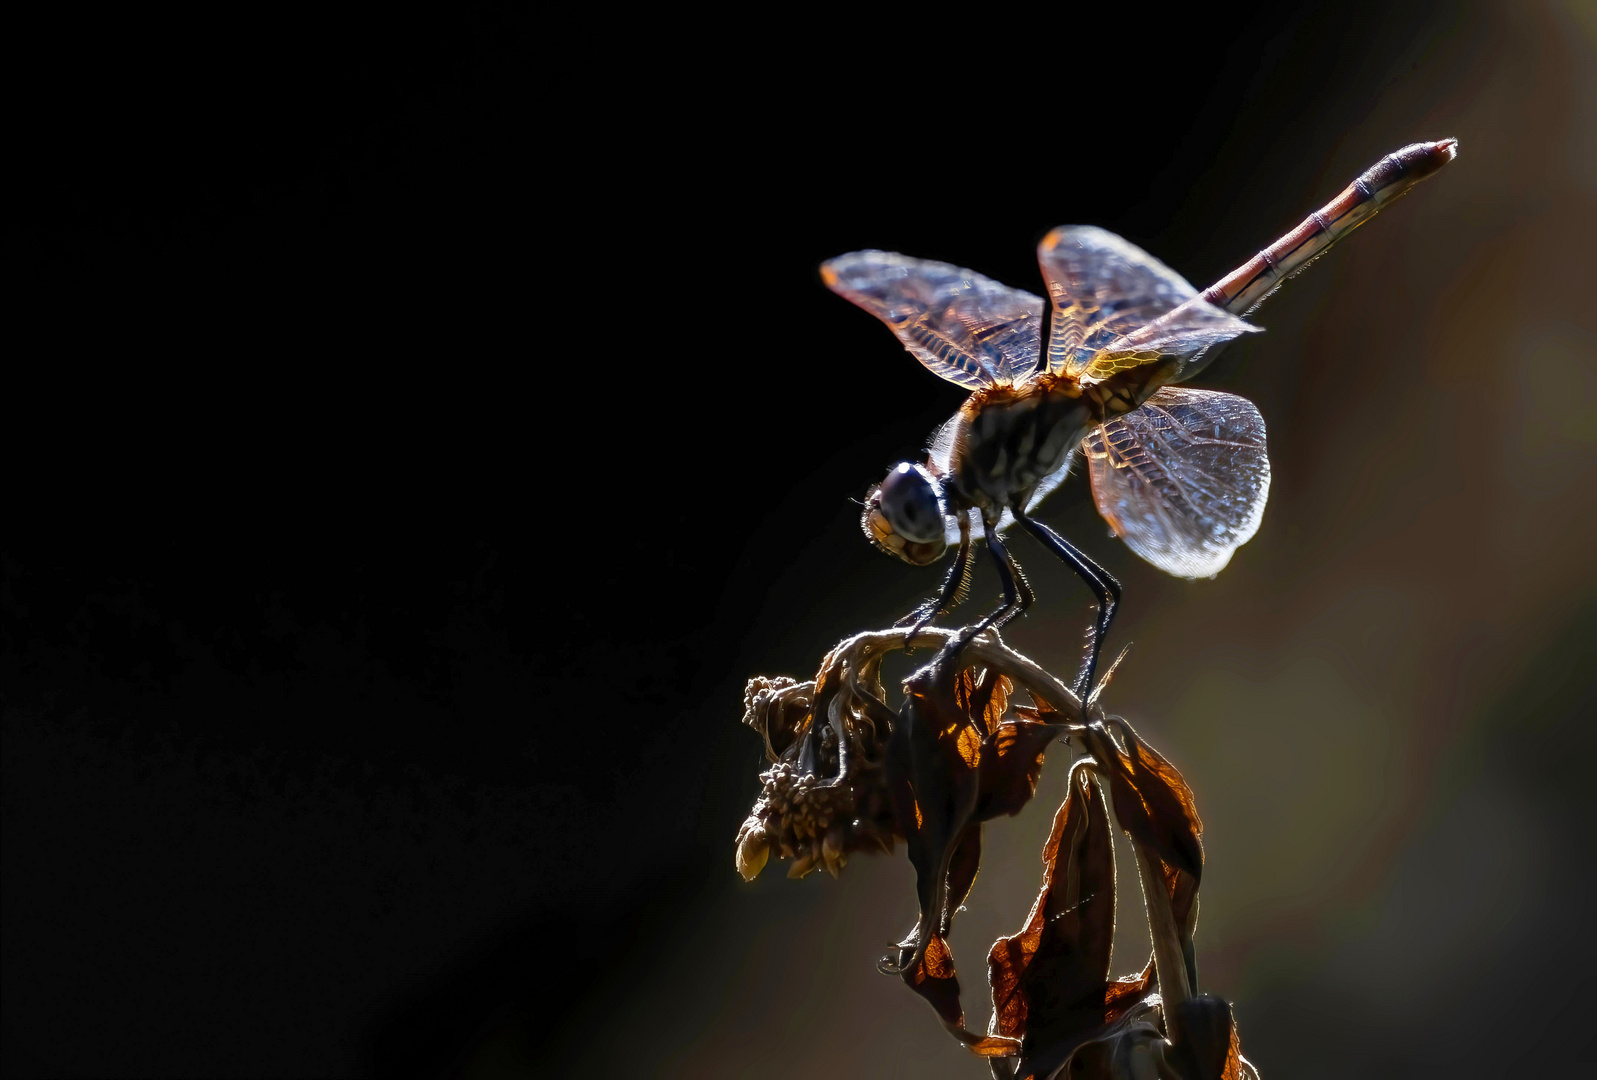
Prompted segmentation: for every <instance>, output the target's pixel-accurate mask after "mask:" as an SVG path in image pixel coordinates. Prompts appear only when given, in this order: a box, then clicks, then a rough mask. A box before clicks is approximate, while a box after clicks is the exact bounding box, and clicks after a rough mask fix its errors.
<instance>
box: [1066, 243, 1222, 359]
mask: <svg viewBox="0 0 1597 1080" xmlns="http://www.w3.org/2000/svg"><path fill="white" fill-rule="evenodd" d="M1037 264H1038V266H1040V267H1041V268H1042V276H1043V280H1044V281H1046V282H1047V283H1048V296H1049V299H1050V301H1051V302H1052V306H1053V314H1052V318H1053V326H1052V330H1051V332H1050V334H1049V338H1048V370H1049V371H1052V372H1056V373H1061V374H1065V375H1076V376H1079V375H1081V374H1083V373H1084V372H1085V371H1086V368H1087V365H1088V364H1089V363H1090V361H1091V360H1092V358H1093V356H1095V355H1096V354H1097V353H1098V352H1099V351H1100V350H1102V349H1104V348H1106V347H1108V346H1109V345H1110V344H1111V343H1112V342H1114V341H1117V340H1118V339H1120V338H1121V337H1124V336H1125V335H1126V334H1129V333H1131V332H1132V331H1133V330H1136V329H1138V328H1139V327H1142V326H1146V325H1147V324H1148V323H1151V322H1153V321H1154V320H1155V319H1157V318H1159V316H1161V315H1163V314H1165V313H1166V312H1167V311H1169V310H1171V309H1172V308H1174V307H1176V306H1178V305H1180V304H1182V303H1184V302H1186V301H1187V300H1190V299H1191V298H1192V297H1194V296H1196V295H1197V293H1198V290H1197V289H1194V288H1193V287H1192V286H1191V285H1190V284H1188V282H1187V280H1186V279H1185V278H1183V277H1182V276H1181V275H1180V274H1178V273H1176V272H1175V271H1174V270H1172V269H1170V268H1169V267H1168V266H1166V265H1165V264H1164V263H1162V262H1160V261H1159V260H1158V259H1155V258H1154V257H1153V256H1152V255H1149V254H1148V253H1147V252H1146V251H1143V250H1142V249H1141V248H1139V247H1137V246H1136V245H1135V244H1131V243H1128V242H1127V241H1125V240H1122V239H1121V238H1120V237H1118V236H1116V235H1115V234H1114V233H1112V232H1108V231H1107V230H1104V229H1100V228H1097V227H1096V226H1092V225H1061V226H1060V227H1059V228H1057V229H1055V230H1053V231H1052V232H1050V233H1049V234H1048V235H1047V236H1045V237H1043V239H1042V243H1040V244H1038V245H1037Z"/></svg>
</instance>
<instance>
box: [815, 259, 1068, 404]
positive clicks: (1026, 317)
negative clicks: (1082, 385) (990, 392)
mask: <svg viewBox="0 0 1597 1080" xmlns="http://www.w3.org/2000/svg"><path fill="white" fill-rule="evenodd" d="M821 280H823V281H824V282H826V287H827V288H829V289H831V290H832V291H833V292H835V293H837V294H838V295H839V296H842V297H843V298H845V299H847V300H850V301H852V302H854V303H855V304H858V305H859V306H860V307H862V308H864V309H865V310H866V311H869V312H870V313H871V314H872V315H875V316H876V317H877V318H878V319H881V320H882V321H883V322H884V323H886V324H887V325H888V326H889V327H890V328H891V329H892V331H893V333H895V334H897V335H898V339H899V340H900V341H902V342H903V343H904V347H905V348H907V349H908V350H909V351H910V352H911V353H913V354H914V356H915V359H917V360H919V361H920V362H921V363H923V364H925V365H926V366H927V367H928V368H930V369H931V370H932V371H934V372H935V373H937V374H938V375H941V376H942V377H943V378H945V379H947V380H948V381H949V382H953V383H958V384H959V385H960V386H968V387H971V388H972V389H974V388H976V387H979V386H990V385H993V384H995V383H1005V382H1014V381H1017V380H1019V379H1021V378H1023V377H1024V376H1025V375H1027V374H1028V373H1030V372H1031V371H1032V370H1033V369H1034V368H1035V367H1036V366H1037V354H1038V352H1039V351H1040V350H1041V348H1042V312H1043V300H1042V298H1041V297H1039V296H1033V295H1032V294H1031V293H1029V292H1026V291H1024V290H1022V289H1011V288H1010V287H1009V286H1007V285H1003V284H1000V283H999V282H996V281H993V280H992V279H991V278H987V277H983V276H982V275H981V274H978V273H975V272H973V271H970V270H965V269H962V268H960V267H958V266H952V265H950V264H948V263H941V262H932V261H930V260H927V259H911V258H909V257H908V256H905V255H898V254H895V253H893V252H891V251H855V252H851V253H850V254H847V255H840V256H838V257H837V258H835V259H833V260H831V261H830V262H828V263H826V264H824V265H823V266H822V267H821Z"/></svg>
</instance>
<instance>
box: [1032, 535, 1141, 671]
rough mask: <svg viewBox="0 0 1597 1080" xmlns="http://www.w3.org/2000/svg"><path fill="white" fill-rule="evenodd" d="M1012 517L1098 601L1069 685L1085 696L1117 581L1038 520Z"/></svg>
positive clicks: (1111, 610) (1115, 597) (1117, 601)
mask: <svg viewBox="0 0 1597 1080" xmlns="http://www.w3.org/2000/svg"><path fill="white" fill-rule="evenodd" d="M1015 520H1016V521H1018V522H1020V524H1021V525H1023V526H1025V528H1026V531H1027V532H1029V533H1031V534H1032V535H1033V536H1035V537H1036V538H1037V539H1038V540H1039V541H1041V542H1042V545H1043V546H1044V547H1046V548H1047V549H1048V550H1050V551H1052V552H1053V553H1054V554H1055V555H1057V556H1059V557H1060V558H1061V559H1063V560H1064V561H1065V562H1066V563H1067V564H1068V565H1069V566H1070V568H1071V569H1072V570H1074V571H1075V572H1076V576H1078V577H1080V578H1081V580H1082V581H1085V582H1086V583H1087V588H1089V589H1091V590H1092V595H1093V596H1094V597H1096V598H1097V600H1098V617H1097V619H1095V620H1094V622H1093V626H1092V629H1090V630H1089V631H1088V632H1087V655H1086V656H1085V657H1084V658H1083V659H1082V661H1081V671H1080V673H1079V674H1078V675H1077V676H1076V685H1075V687H1074V688H1073V689H1074V690H1075V691H1076V696H1077V697H1079V698H1082V699H1085V698H1086V696H1087V694H1088V692H1089V691H1091V690H1092V681H1093V676H1094V675H1095V673H1096V671H1097V668H1098V651H1099V650H1100V649H1101V648H1102V647H1103V640H1104V638H1105V637H1106V636H1108V634H1109V624H1110V623H1112V622H1114V618H1115V609H1116V608H1118V607H1119V606H1120V582H1118V581H1116V580H1115V579H1114V576H1113V575H1112V574H1110V573H1109V571H1107V570H1105V569H1104V568H1103V567H1101V566H1099V565H1098V564H1097V563H1095V562H1093V561H1092V560H1091V559H1089V558H1088V557H1087V555H1086V553H1085V552H1083V551H1082V550H1081V549H1080V548H1078V547H1076V545H1074V544H1072V543H1071V542H1070V541H1069V540H1066V539H1065V538H1064V537H1063V536H1060V535H1059V534H1058V533H1056V532H1054V531H1053V530H1052V529H1050V528H1049V527H1048V526H1046V525H1044V524H1043V523H1042V522H1040V521H1033V520H1032V519H1031V518H1029V517H1026V516H1025V515H1024V514H1023V513H1021V512H1020V511H1018V510H1017V511H1016V512H1015Z"/></svg>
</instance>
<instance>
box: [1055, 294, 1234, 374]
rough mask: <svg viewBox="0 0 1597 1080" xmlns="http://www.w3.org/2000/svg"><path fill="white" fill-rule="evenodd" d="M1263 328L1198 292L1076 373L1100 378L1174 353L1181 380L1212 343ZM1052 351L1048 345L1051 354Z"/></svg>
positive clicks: (1198, 365)
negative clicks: (1217, 304)
mask: <svg viewBox="0 0 1597 1080" xmlns="http://www.w3.org/2000/svg"><path fill="white" fill-rule="evenodd" d="M1263 329H1264V328H1263V327H1262V326H1254V325H1253V324H1252V323H1249V322H1244V321H1243V320H1242V319H1239V318H1237V317H1236V316H1235V315H1232V314H1231V313H1230V312H1228V311H1226V310H1225V309H1223V308H1218V307H1216V306H1214V305H1213V304H1211V303H1209V302H1208V301H1207V300H1204V299H1203V298H1202V297H1196V296H1195V297H1193V298H1192V299H1191V300H1188V301H1186V302H1185V303H1183V304H1181V305H1180V306H1179V307H1176V308H1173V309H1171V310H1170V311H1167V312H1165V313H1164V314H1163V315H1161V316H1159V317H1158V318H1157V319H1155V320H1154V321H1153V322H1151V323H1148V324H1146V325H1144V326H1139V327H1138V328H1137V329H1135V330H1132V331H1130V332H1129V333H1127V334H1126V335H1125V336H1124V337H1122V338H1119V339H1118V340H1116V341H1115V342H1113V343H1112V344H1110V345H1109V346H1108V347H1107V348H1104V349H1101V350H1100V351H1099V352H1097V353H1096V354H1094V355H1093V356H1091V357H1090V358H1088V360H1087V361H1086V363H1085V364H1084V365H1083V366H1082V368H1081V370H1080V372H1079V373H1078V375H1079V377H1081V378H1085V379H1091V380H1095V381H1099V380H1103V379H1107V378H1108V377H1109V376H1111V375H1114V374H1116V373H1117V372H1121V371H1127V370H1129V369H1131V368H1135V367H1141V366H1142V365H1143V364H1152V363H1156V362H1157V361H1160V360H1164V359H1166V358H1171V357H1174V358H1176V359H1178V360H1179V361H1180V363H1179V364H1178V365H1177V367H1176V370H1175V372H1174V373H1173V374H1172V375H1171V376H1170V379H1169V381H1170V382H1182V381H1183V380H1186V379H1190V378H1191V377H1192V376H1193V375H1196V374H1197V373H1198V370H1199V369H1200V368H1201V367H1202V366H1203V365H1204V363H1205V362H1206V361H1205V354H1206V353H1207V352H1208V351H1209V350H1210V349H1211V348H1213V347H1214V346H1216V345H1220V344H1223V343H1225V342H1227V341H1230V340H1231V339H1232V338H1235V337H1240V336H1241V335H1243V334H1256V333H1259V332H1261V331H1262V330H1263ZM1052 351H1053V349H1052V347H1051V346H1050V348H1049V352H1052Z"/></svg>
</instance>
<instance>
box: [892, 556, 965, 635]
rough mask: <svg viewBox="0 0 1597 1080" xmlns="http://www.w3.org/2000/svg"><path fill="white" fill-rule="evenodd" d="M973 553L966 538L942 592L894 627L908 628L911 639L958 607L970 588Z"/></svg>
mask: <svg viewBox="0 0 1597 1080" xmlns="http://www.w3.org/2000/svg"><path fill="white" fill-rule="evenodd" d="M974 554H975V552H974V551H973V550H972V548H971V545H970V537H969V536H966V537H965V539H964V540H963V541H961V542H960V545H959V554H958V555H957V556H956V557H955V558H954V565H953V566H951V567H949V568H948V577H946V578H945V579H943V587H942V590H941V591H940V592H939V593H938V594H937V597H936V599H933V600H928V601H926V602H925V603H924V604H922V605H921V606H920V607H918V608H916V609H915V610H914V611H912V612H910V613H909V614H908V615H905V616H904V617H903V618H902V619H900V620H898V621H897V622H896V623H894V624H893V625H894V626H908V627H910V631H909V634H908V635H907V637H911V638H913V637H914V636H915V635H916V634H918V633H920V631H921V628H922V627H923V626H925V625H926V624H927V623H929V622H931V621H932V620H933V619H935V618H937V617H938V616H939V615H946V614H948V612H950V611H952V610H954V608H956V607H958V606H959V604H960V601H962V600H964V599H965V593H966V591H967V589H968V588H969V587H970V567H971V562H972V558H971V557H972V556H973V555H974Z"/></svg>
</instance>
